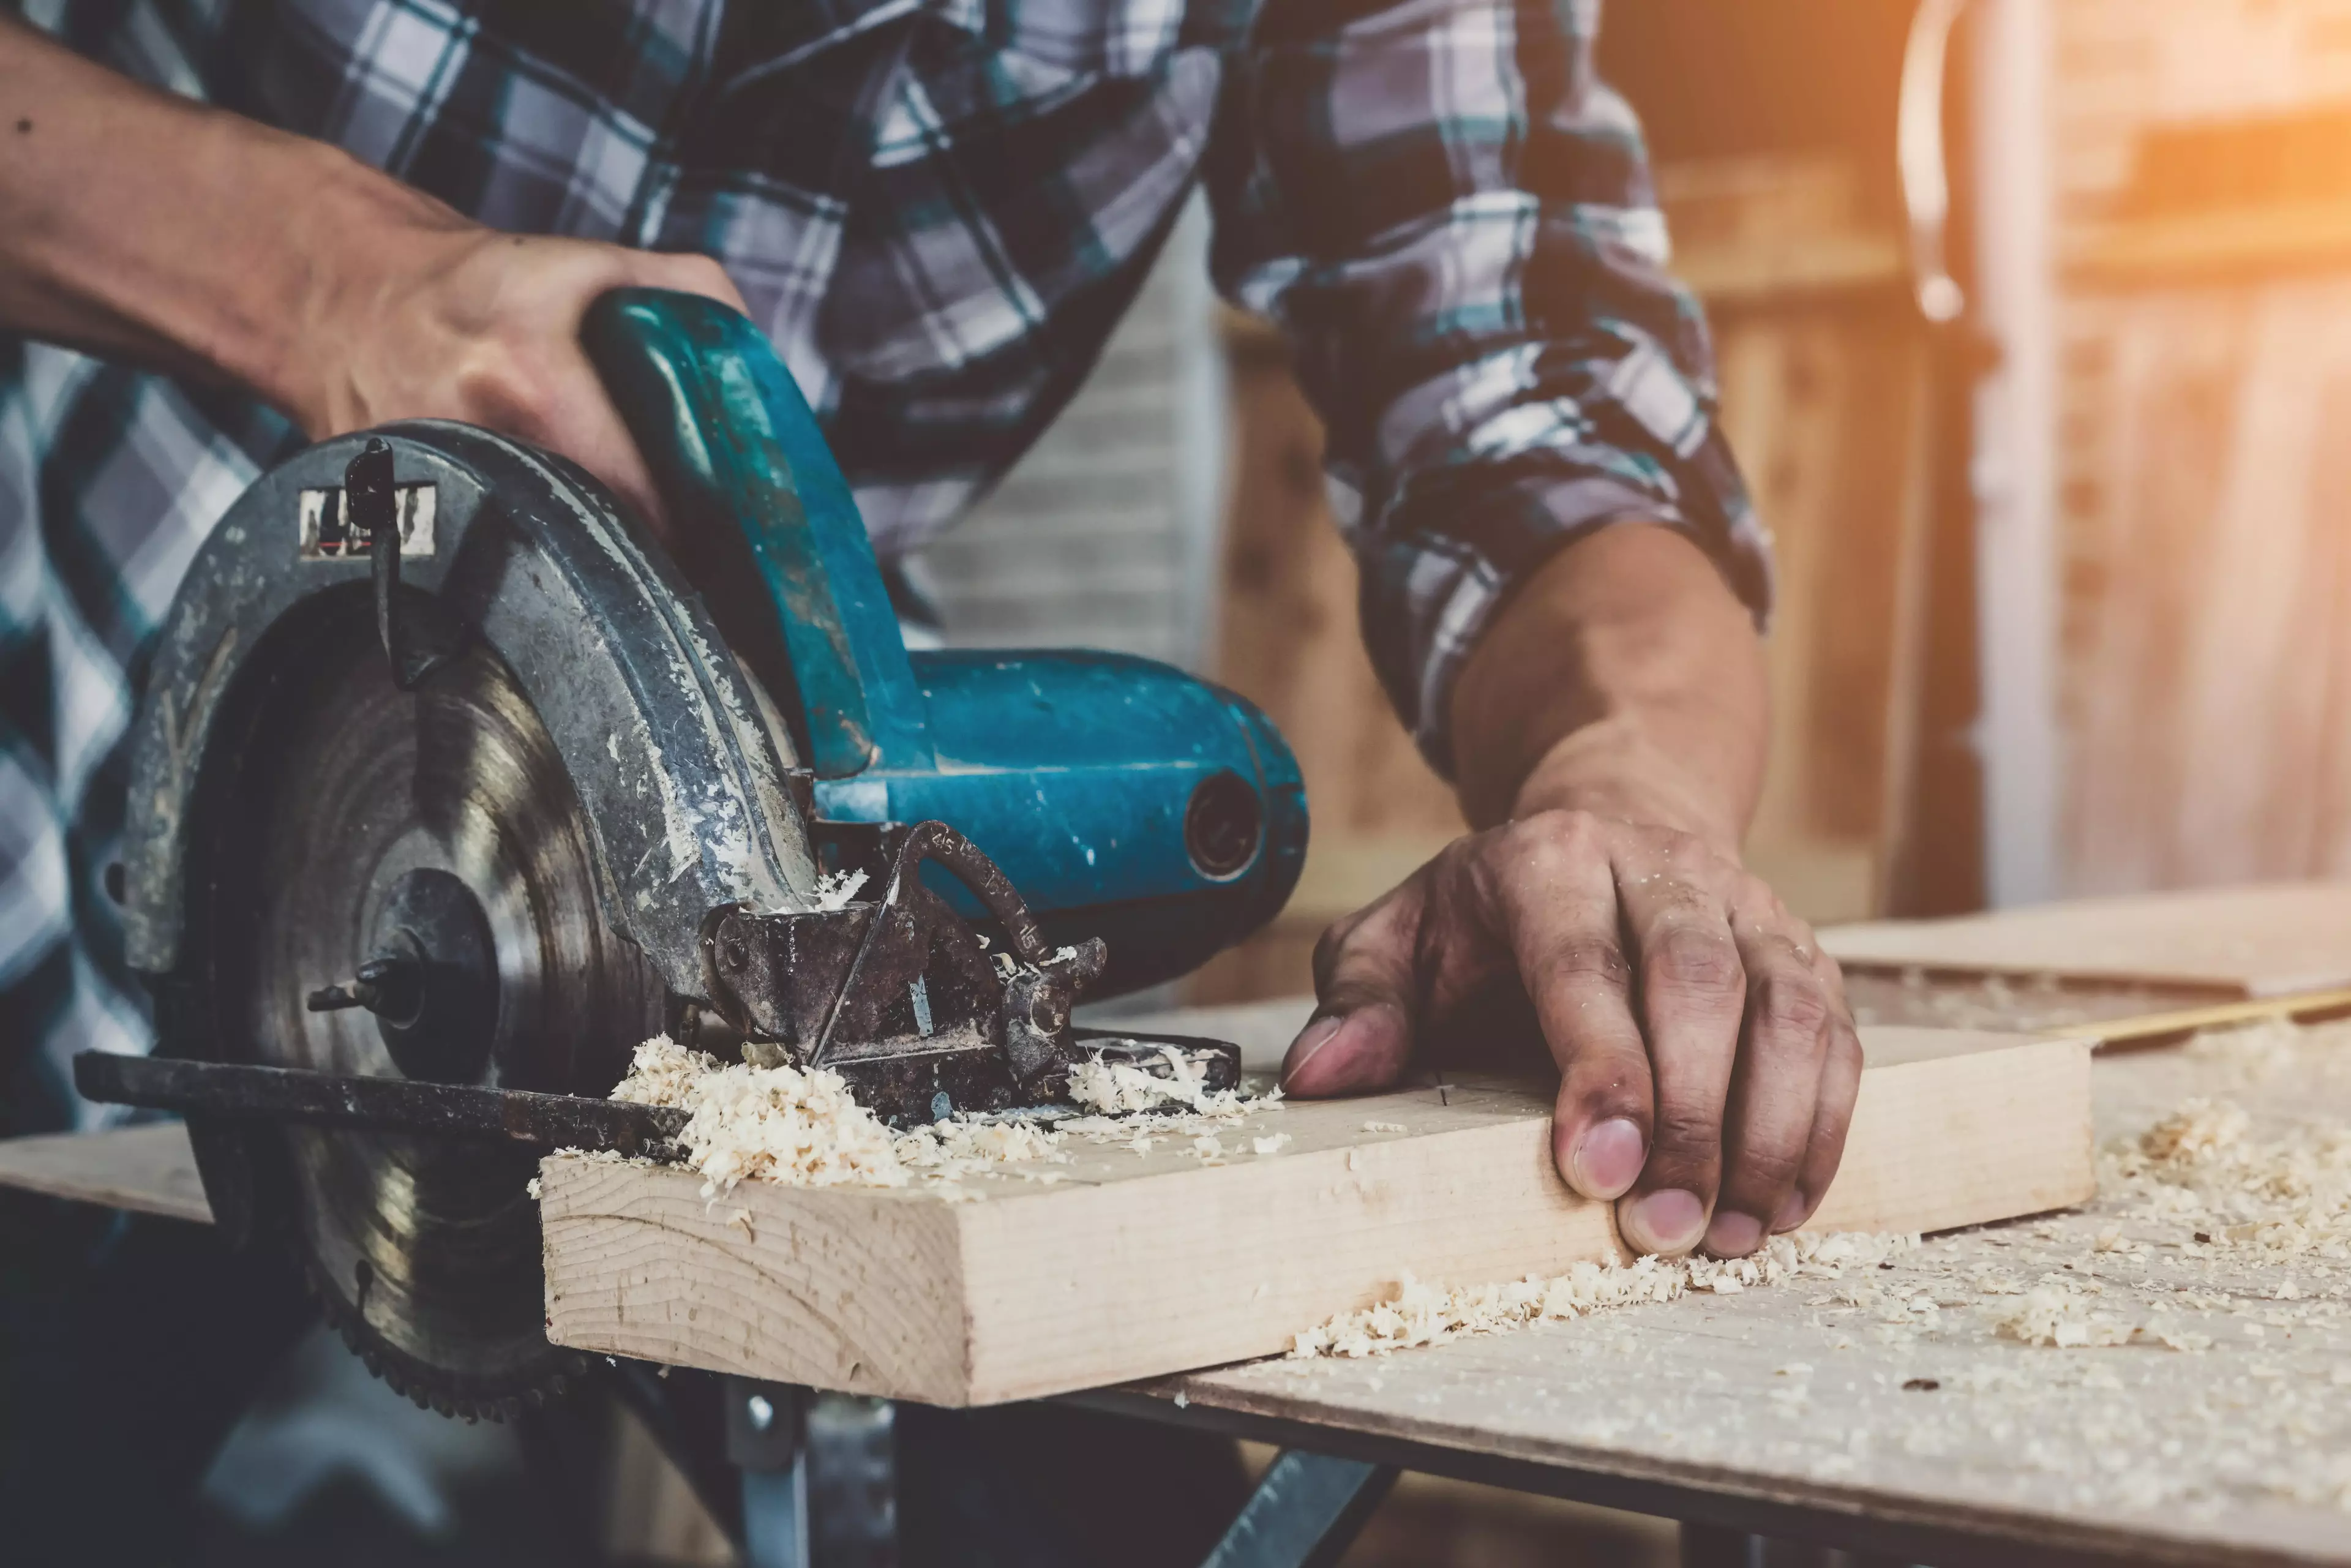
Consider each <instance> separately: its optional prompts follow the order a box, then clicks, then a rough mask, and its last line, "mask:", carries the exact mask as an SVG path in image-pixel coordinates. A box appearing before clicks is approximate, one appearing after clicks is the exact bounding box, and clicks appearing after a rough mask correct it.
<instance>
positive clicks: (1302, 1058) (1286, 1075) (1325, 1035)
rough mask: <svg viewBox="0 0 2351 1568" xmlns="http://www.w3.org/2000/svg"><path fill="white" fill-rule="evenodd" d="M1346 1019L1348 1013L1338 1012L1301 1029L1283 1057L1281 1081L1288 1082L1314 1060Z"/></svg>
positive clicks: (1315, 1020)
mask: <svg viewBox="0 0 2351 1568" xmlns="http://www.w3.org/2000/svg"><path fill="white" fill-rule="evenodd" d="M1346 1021H1347V1015H1346V1014H1344V1013H1336V1014H1333V1015H1332V1016H1331V1017H1330V1018H1323V1019H1314V1020H1313V1021H1312V1022H1311V1023H1309V1024H1308V1025H1307V1026H1306V1027H1305V1028H1304V1029H1302V1030H1299V1031H1298V1038H1297V1039H1296V1040H1291V1041H1290V1050H1289V1051H1287V1052H1286V1053H1284V1055H1283V1057H1282V1059H1281V1081H1282V1082H1284V1083H1288V1082H1290V1080H1292V1079H1294V1078H1296V1077H1297V1076H1298V1075H1299V1073H1300V1072H1301V1071H1304V1070H1305V1067H1306V1064H1307V1063H1308V1062H1310V1061H1313V1060H1314V1056H1315V1053H1316V1052H1317V1051H1321V1050H1322V1048H1323V1047H1324V1046H1326V1045H1328V1044H1330V1043H1331V1041H1332V1039H1333V1038H1334V1037H1335V1036H1336V1035H1337V1034H1338V1032H1339V1030H1340V1029H1341V1027H1342V1026H1343V1025H1344V1024H1345V1023H1346Z"/></svg>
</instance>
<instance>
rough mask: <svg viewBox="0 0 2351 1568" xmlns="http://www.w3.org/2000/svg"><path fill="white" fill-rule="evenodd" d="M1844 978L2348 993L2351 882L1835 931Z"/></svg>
mask: <svg viewBox="0 0 2351 1568" xmlns="http://www.w3.org/2000/svg"><path fill="white" fill-rule="evenodd" d="M1821 946H1823V947H1825V948H1826V949H1828V952H1829V955H1830V956H1832V957H1834V958H1835V959H1836V961H1837V962H1838V963H1840V964H1843V965H1844V966H1846V967H1848V968H1851V967H1871V968H1908V967H1915V968H1921V969H1928V970H1950V971H1959V972H1963V973H1990V974H2010V975H2054V976H2057V977H2060V978H2063V979H2068V980H2087V981H2101V982H2112V983H2117V984H2140V983H2151V984H2156V985H2163V986H2169V987H2178V988H2182V989H2201V990H2207V991H2210V992H2214V993H2218V994H2219V995H2218V996H2217V997H2216V998H2215V999H2221V1000H2225V999H2227V998H2231V997H2237V998H2266V997H2288V996H2294V995H2296V994H2298V993H2304V992H2313V991H2329V990H2346V989H2351V883H2269V884H2264V885H2261V886H2253V887H2221V888H2199V889H2195V890H2192V891H2189V892H2184V893H2148V894H2131V895H2130V896H2128V897H2126V898H2094V899H2083V900H2079V901H2076V902H2073V903H2067V904H2036V905H2032V906H2030V907H2026V908H2021V909H2001V910H1995V911H1992V912H1991V913H1989V914H1985V915H1964V916H1961V917H1959V918H1958V919H1953V920H1880V921H1872V922H1869V923H1867V924H1865V925H1836V926H1831V927H1829V928H1828V929H1826V930H1824V931H1823V932H1822V933H1821Z"/></svg>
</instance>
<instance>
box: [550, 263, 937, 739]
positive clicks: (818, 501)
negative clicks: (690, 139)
mask: <svg viewBox="0 0 2351 1568" xmlns="http://www.w3.org/2000/svg"><path fill="white" fill-rule="evenodd" d="M580 339H581V342H582V344H583V346H584V347H585V348H586V350H587V352H588V357H589V359H590V361H592V362H593V363H594V364H595V366H596V370H597V373H598V374H599V375H600V376H601V377H602V379H603V383H604V390H605V392H606V394H607V395H608V396H610V397H611V400H612V403H613V406H614V407H615V408H617V409H618V410H619V411H620V414H621V418H622V422H623V423H626V424H627V425H628V427H629V434H631V436H632V437H633V438H634V440H635V441H636V444H637V449H638V451H639V452H640V453H641V454H642V455H643V457H644V460H645V465H646V467H647V468H648V469H649V470H650V471H651V473H652V475H653V483H654V486H655V487H656V488H657V489H658V490H659V492H660V495H661V497H662V503H663V505H664V507H666V508H667V510H668V513H669V519H668V522H669V527H668V530H667V531H668V536H669V537H668V538H667V540H666V542H667V543H668V544H669V546H670V549H671V552H672V554H673V555H674V557H675V558H676V559H677V562H678V564H679V566H680V567H681V568H682V569H683V570H684V572H685V575H686V577H687V580H689V581H691V582H692V583H693V584H694V586H695V588H696V589H697V590H698V591H700V592H701V593H702V595H703V597H704V599H705V601H707V602H708V604H709V606H710V610H711V613H712V615H713V617H714V618H715V619H716V622H717V623H718V629H719V632H720V634H721V635H723V636H724V637H725V638H726V642H727V645H728V646H729V647H730V648H732V649H733V650H734V651H735V653H736V654H737V657H739V658H741V659H742V660H743V661H744V663H745V664H747V665H748V666H749V667H750V669H751V671H752V673H753V674H755V675H757V676H758V678H759V679H760V681H761V683H762V684H763V685H766V686H767V687H768V694H769V695H771V696H772V697H774V698H775V699H776V701H777V705H778V706H779V707H781V708H782V709H784V711H785V712H786V714H787V715H788V716H789V718H790V720H791V722H792V725H793V727H794V729H795V730H796V731H797V734H796V735H795V739H796V740H798V741H799V744H800V745H801V746H802V747H804V757H803V760H804V761H805V762H806V764H807V765H808V766H809V767H810V768H814V769H815V771H816V773H817V776H818V777H819V778H821V779H844V778H848V777H850V776H852V775H853V774H856V773H860V772H862V771H864V770H865V769H866V768H870V767H874V766H882V765H888V766H897V767H905V766H910V765H919V763H920V762H921V761H925V760H927V756H926V754H927V751H928V746H927V741H926V737H925V734H924V724H923V709H922V706H921V696H920V693H919V692H918V691H917V690H916V688H915V686H914V672H913V669H912V667H911V666H910V665H909V664H908V663H907V660H906V650H905V644H904V641H903V639H902V638H901V637H900V635H899V632H898V622H897V617H896V614H895V613H894V612H893V611H892V609H891V606H890V601H889V595H888V593H887V592H886V591H884V589H883V583H882V573H881V570H880V569H879V568H878V567H877V566H876V564H875V562H874V559H873V547H872V543H871V541H870V540H868V538H866V534H865V524H864V521H863V519H862V517H859V515H858V511H857V503H856V500H855V499H854V498H853V497H852V496H851V494H850V490H849V486H848V484H847V482H846V481H845V480H843V479H842V477H841V469H840V467H839V466H838V465H836V464H835V463H834V462H833V459H832V453H831V450H830V449H829V448H828V447H827V446H826V445H825V441H824V435H823V433H822V432H821V431H820V430H819V429H818V427H817V423H816V418H815V416H814V415H813V414H811V413H810V412H809V407H808V404H807V402H805V401H803V400H802V398H801V397H800V394H799V388H798V386H796V385H795V384H794V383H793V382H792V378H791V374H790V372H789V371H787V370H785V368H784V366H783V362H782V361H780V360H778V359H777V357H776V355H775V351H774V350H772V349H770V348H769V347H768V340H767V339H766V338H765V337H763V336H761V334H760V332H759V329H758V328H757V327H755V326H753V325H752V324H751V322H750V320H749V319H747V318H746V317H744V316H743V315H741V314H740V313H739V312H737V311H735V310H732V309H729V308H727V307H726V306H724V305H721V304H719V303H718V302H717V301H716V300H712V299H705V298H702V297H701V296H699V295H693V294H679V293H674V292H671V291H668V290H665V289H653V288H622V289H615V290H613V291H612V292H611V293H609V294H607V295H605V296H603V297H602V298H600V299H598V300H597V301H596V302H595V304H594V305H592V306H590V308H589V310H588V315H587V318H586V319H585V321H584V322H583V323H582V325H581V328H580Z"/></svg>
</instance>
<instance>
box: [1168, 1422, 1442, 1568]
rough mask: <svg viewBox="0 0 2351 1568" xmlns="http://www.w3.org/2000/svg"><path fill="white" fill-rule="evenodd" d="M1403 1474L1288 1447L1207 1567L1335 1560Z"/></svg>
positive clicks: (1324, 1566) (1279, 1567) (1316, 1565)
mask: <svg viewBox="0 0 2351 1568" xmlns="http://www.w3.org/2000/svg"><path fill="white" fill-rule="evenodd" d="M1395 1478H1396V1472H1395V1467H1394V1466H1393V1465H1372V1464H1365V1463H1364V1462H1363V1461H1361V1460H1359V1459H1334V1458H1330V1457H1329V1456H1327V1455H1323V1454H1309V1453H1306V1452H1303V1451H1301V1450H1300V1449H1297V1448H1286V1449H1284V1450H1283V1451H1282V1452H1281V1453H1280V1455H1279V1456H1278V1457H1277V1458H1275V1459H1274V1461H1273V1464H1272V1467H1271V1468H1270V1469H1268V1470H1267V1471H1266V1472H1265V1479H1263V1480H1261V1481H1259V1482H1258V1484H1257V1490H1256V1491H1254V1492H1252V1493H1250V1494H1249V1501H1248V1502H1246V1503H1244V1504H1242V1505H1241V1511H1240V1517H1239V1518H1238V1519H1236V1520H1234V1521H1233V1523H1232V1528H1231V1529H1229V1530H1228V1531H1225V1538H1224V1539H1223V1540H1222V1541H1219V1542H1217V1546H1216V1549H1215V1550H1214V1551H1212V1552H1209V1553H1208V1555H1207V1560H1206V1562H1205V1563H1203V1564H1202V1565H1201V1568H1331V1565H1332V1563H1337V1562H1338V1561H1339V1558H1340V1557H1341V1555H1342V1554H1343V1553H1344V1552H1346V1550H1347V1548H1348V1546H1349V1545H1350V1544H1352V1543H1353V1541H1354V1539H1355V1532H1356V1531H1359V1530H1361V1529H1363V1527H1364V1521H1365V1520H1367V1519H1369V1518H1370V1517H1371V1515H1372V1511H1373V1510H1374V1509H1375V1508H1377V1507H1379V1505H1380V1500H1381V1499H1383V1498H1384V1497H1386V1496H1387V1494H1388V1488H1390V1487H1391V1486H1394V1485H1395Z"/></svg>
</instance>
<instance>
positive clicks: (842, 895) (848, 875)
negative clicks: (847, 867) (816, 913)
mask: <svg viewBox="0 0 2351 1568" xmlns="http://www.w3.org/2000/svg"><path fill="white" fill-rule="evenodd" d="M864 885H865V873H863V872H862V871H835V872H827V873H824V874H823V875H822V876H820V877H818V878H817V879H816V894H815V896H814V897H813V898H812V899H811V900H810V904H809V907H810V908H811V909H814V910H820V911H822V912H824V913H827V914H833V913H837V912H839V911H841V910H843V909H846V908H848V907H849V904H850V901H851V900H852V899H853V898H855V897H856V896H857V891H858V889H860V888H862V887H863V886H864Z"/></svg>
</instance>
